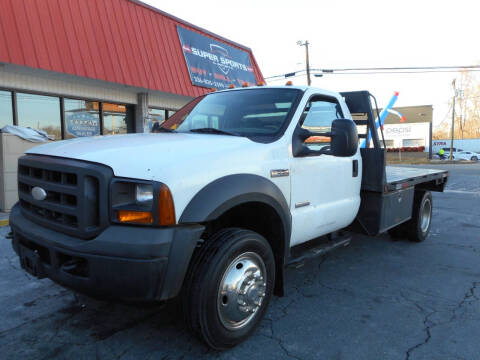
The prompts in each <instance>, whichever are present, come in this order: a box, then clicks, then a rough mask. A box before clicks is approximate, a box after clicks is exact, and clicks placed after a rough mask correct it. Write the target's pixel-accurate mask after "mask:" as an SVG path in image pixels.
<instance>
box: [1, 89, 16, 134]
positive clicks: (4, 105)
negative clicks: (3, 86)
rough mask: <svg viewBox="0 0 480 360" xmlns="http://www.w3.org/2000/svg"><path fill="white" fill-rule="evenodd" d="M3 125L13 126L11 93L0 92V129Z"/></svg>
mask: <svg viewBox="0 0 480 360" xmlns="http://www.w3.org/2000/svg"><path fill="white" fill-rule="evenodd" d="M5 125H13V107H12V93H11V92H10V91H0V129H1V128H3V127H4V126H5Z"/></svg>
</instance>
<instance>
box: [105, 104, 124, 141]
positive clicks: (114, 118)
mask: <svg viewBox="0 0 480 360" xmlns="http://www.w3.org/2000/svg"><path fill="white" fill-rule="evenodd" d="M127 131H128V123H127V107H126V106H125V105H119V104H110V103H103V134H104V135H115V134H126V133H127Z"/></svg>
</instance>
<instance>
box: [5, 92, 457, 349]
mask: <svg viewBox="0 0 480 360" xmlns="http://www.w3.org/2000/svg"><path fill="white" fill-rule="evenodd" d="M369 96H370V94H369V93H368V92H353V93H343V94H340V93H335V92H330V91H327V90H322V89H317V88H312V87H301V86H281V87H253V88H241V89H234V90H227V91H219V92H212V93H209V94H206V95H203V96H200V97H199V98H196V99H194V100H193V101H192V102H190V103H189V104H187V105H186V106H185V107H184V108H182V109H180V110H179V111H178V112H176V113H175V115H173V116H172V117H171V118H169V119H168V120H167V121H165V122H164V123H163V124H162V126H161V127H160V129H159V130H158V131H159V132H158V133H152V134H131V135H123V136H122V135H117V136H103V137H92V138H79V139H73V140H67V141H61V142H56V143H53V144H47V145H43V146H38V147H35V148H33V149H31V150H30V151H29V152H28V153H27V154H26V155H25V156H24V157H22V158H20V159H19V164H18V165H19V167H18V169H19V170H18V183H19V199H20V201H19V203H18V204H17V205H16V206H15V207H14V209H13V210H12V212H11V216H10V224H11V227H12V230H13V233H14V236H13V240H12V241H13V247H14V249H15V251H16V252H17V254H18V255H19V259H20V263H21V265H22V267H23V268H24V269H25V270H26V271H28V272H30V273H31V274H33V275H35V276H37V277H39V278H42V277H48V278H50V279H52V280H53V281H56V282H57V283H60V284H62V285H64V286H66V287H70V288H73V289H76V290H79V291H82V292H85V293H88V294H92V295H94V296H106V297H110V298H122V299H128V300H146V301H152V300H153V301H158V300H167V299H171V298H173V297H177V296H181V298H182V302H183V309H184V313H185V319H186V322H187V324H188V326H189V328H190V329H191V330H192V331H193V332H194V333H195V334H197V335H198V336H199V337H200V338H202V339H203V340H204V341H205V342H206V343H207V344H208V345H209V346H211V347H212V348H215V349H226V348H229V347H232V346H234V345H236V344H238V343H239V342H241V341H243V340H244V339H245V338H247V337H248V336H249V335H250V334H251V333H252V332H253V331H254V330H255V328H256V326H257V325H258V323H259V322H260V321H261V319H262V317H263V315H264V314H265V312H266V309H267V306H268V302H269V300H270V298H271V296H272V295H273V294H276V295H282V294H283V289H284V287H283V284H284V281H285V279H284V268H285V266H287V265H288V264H290V263H294V262H295V261H304V259H305V258H307V257H311V256H317V255H320V254H323V253H325V252H326V251H330V250H332V249H334V248H336V247H338V246H343V245H346V244H348V242H349V239H350V236H349V234H350V233H351V232H355V231H357V232H363V233H366V234H369V235H376V234H378V233H382V232H385V231H389V232H391V233H392V235H395V236H403V237H408V238H410V239H411V240H414V241H422V240H424V239H425V238H426V236H427V235H428V231H429V228H430V222H431V214H432V212H431V210H432V206H431V204H432V202H431V195H430V193H429V192H430V191H432V190H433V191H442V190H443V187H444V185H445V182H446V179H447V176H448V173H447V172H442V171H430V170H424V171H420V172H419V171H416V172H415V170H410V173H408V171H406V172H407V173H408V174H409V175H408V176H407V177H405V176H403V175H402V174H405V173H406V172H405V170H400V171H395V169H393V170H392V169H390V170H389V169H388V168H386V166H385V151H384V149H382V148H381V146H380V142H379V139H378V134H377V131H376V128H375V124H374V121H375V119H374V117H373V111H372V107H371V103H370V98H369ZM355 115H360V118H359V119H355ZM362 116H363V118H362ZM358 129H363V132H361V133H359V131H357V130H358ZM368 134H370V135H371V137H372V143H373V147H370V144H369V143H367V144H366V146H365V148H360V146H359V143H360V141H359V140H361V139H362V138H365V139H366V138H367V137H368ZM411 229H415V231H413V230H411Z"/></svg>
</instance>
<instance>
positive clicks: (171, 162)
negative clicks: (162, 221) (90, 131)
mask: <svg viewBox="0 0 480 360" xmlns="http://www.w3.org/2000/svg"><path fill="white" fill-rule="evenodd" d="M259 145H260V144H257V143H254V142H253V141H251V140H249V139H247V138H243V137H236V136H227V135H212V134H188V133H160V134H158V133H157V134H128V135H112V136H96V137H84V138H76V139H71V140H66V141H58V142H53V143H49V144H45V145H40V146H37V147H34V148H32V149H30V150H29V151H28V152H27V153H28V154H39V155H49V156H58V157H63V158H70V159H78V160H86V161H91V162H95V163H100V164H104V165H107V166H109V167H111V168H112V169H113V172H114V174H115V175H116V176H122V177H130V178H139V179H146V180H157V181H162V180H163V179H164V177H165V176H166V175H167V174H172V173H178V170H180V169H179V168H183V169H188V168H189V167H190V166H192V164H195V166H194V167H196V168H198V166H199V165H202V164H203V165H204V166H203V168H206V167H209V166H207V164H209V165H213V164H212V163H216V165H217V166H218V165H221V164H219V162H223V161H221V159H224V160H225V161H226V159H227V158H230V159H232V156H234V153H237V152H238V151H237V150H238V149H240V148H241V149H242V151H243V152H245V150H246V152H247V153H248V148H250V147H252V146H253V147H255V148H257V147H258V146H259ZM190 169H191V168H190ZM174 170H175V171H174ZM182 172H183V173H184V171H182Z"/></svg>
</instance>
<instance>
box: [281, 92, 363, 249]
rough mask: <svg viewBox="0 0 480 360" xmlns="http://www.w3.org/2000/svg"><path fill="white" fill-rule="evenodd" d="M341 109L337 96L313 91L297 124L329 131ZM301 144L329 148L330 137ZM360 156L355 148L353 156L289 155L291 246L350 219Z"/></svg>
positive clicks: (356, 198) (357, 191)
mask: <svg viewBox="0 0 480 360" xmlns="http://www.w3.org/2000/svg"><path fill="white" fill-rule="evenodd" d="M345 109H346V107H345ZM344 112H345V111H344V110H343V109H342V106H341V104H340V102H339V100H338V99H337V98H335V97H331V96H324V95H314V96H312V97H310V99H309V101H308V103H307V105H306V107H305V109H304V110H303V114H302V116H301V117H300V120H299V123H298V124H297V126H301V127H303V128H305V129H308V130H310V131H314V132H329V131H330V129H331V125H332V122H333V120H335V119H341V118H345V114H344ZM346 112H348V110H346ZM347 115H348V116H349V114H347ZM304 146H306V147H308V148H309V149H311V150H320V149H322V148H323V149H328V148H329V146H330V138H329V137H313V138H312V137H311V138H308V139H307V140H306V141H305V142H304ZM359 158H360V155H359V152H358V151H357V154H355V155H354V156H352V157H335V156H333V155H326V154H314V155H311V154H310V155H307V156H299V157H294V156H292V159H291V171H292V174H291V202H290V206H291V209H290V210H291V213H292V238H291V243H290V245H291V246H294V245H297V244H301V243H303V242H306V241H308V240H311V239H314V238H316V237H318V236H321V235H325V234H328V233H330V232H332V231H335V230H338V229H341V228H343V227H345V226H347V225H349V224H350V223H351V222H352V221H353V219H354V218H355V216H356V213H357V211H358V208H359V205H360V181H361V174H359V173H360V171H359V169H358V166H359V164H361V162H359Z"/></svg>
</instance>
